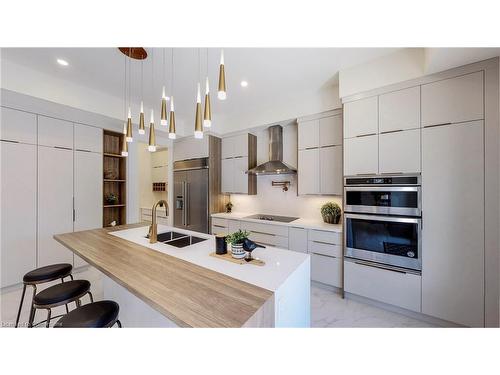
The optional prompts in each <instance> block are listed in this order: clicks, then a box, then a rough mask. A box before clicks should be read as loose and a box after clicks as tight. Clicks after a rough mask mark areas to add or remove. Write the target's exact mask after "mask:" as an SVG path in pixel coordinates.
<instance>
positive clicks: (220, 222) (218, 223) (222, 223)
mask: <svg viewBox="0 0 500 375" xmlns="http://www.w3.org/2000/svg"><path fill="white" fill-rule="evenodd" d="M227 222H228V220H227V219H220V218H218V217H213V218H212V225H213V226H215V227H218V228H227Z"/></svg>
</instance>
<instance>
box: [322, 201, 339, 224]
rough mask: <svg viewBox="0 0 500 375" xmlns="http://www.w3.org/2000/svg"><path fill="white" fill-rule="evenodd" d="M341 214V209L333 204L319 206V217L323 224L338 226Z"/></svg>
mask: <svg viewBox="0 0 500 375" xmlns="http://www.w3.org/2000/svg"><path fill="white" fill-rule="evenodd" d="M341 214H342V209H341V208H340V206H339V205H338V204H337V203H335V202H327V203H325V204H324V205H323V206H321V216H323V221H324V222H325V223H328V224H338V223H339V222H340V216H341Z"/></svg>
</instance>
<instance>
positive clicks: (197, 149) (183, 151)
mask: <svg viewBox="0 0 500 375" xmlns="http://www.w3.org/2000/svg"><path fill="white" fill-rule="evenodd" d="M208 139H209V136H205V137H203V138H202V139H197V138H194V137H185V138H181V139H179V140H178V141H177V142H175V143H174V161H179V160H188V159H198V158H208V156H209V147H208Z"/></svg>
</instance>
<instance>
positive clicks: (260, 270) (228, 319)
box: [54, 224, 310, 327]
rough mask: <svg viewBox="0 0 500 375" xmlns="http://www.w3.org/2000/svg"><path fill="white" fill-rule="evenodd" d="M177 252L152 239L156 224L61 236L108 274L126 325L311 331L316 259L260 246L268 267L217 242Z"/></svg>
mask: <svg viewBox="0 0 500 375" xmlns="http://www.w3.org/2000/svg"><path fill="white" fill-rule="evenodd" d="M169 231H174V232H177V233H181V234H185V235H192V236H196V237H199V238H201V239H203V241H200V242H198V243H195V244H192V245H189V246H186V247H175V246H171V245H167V244H165V243H161V242H157V243H155V244H150V243H149V240H148V239H147V238H146V235H147V232H148V226H144V225H137V224H135V225H125V226H121V227H116V228H113V229H108V228H106V229H95V230H89V231H82V232H75V233H66V234H61V235H55V236H54V238H55V239H56V240H57V241H58V242H60V243H61V244H63V245H64V246H66V247H67V248H68V249H70V250H71V251H73V252H74V253H75V254H76V255H78V256H79V257H81V258H83V259H84V260H85V261H86V262H88V263H89V264H90V265H91V266H93V267H95V268H97V269H98V270H99V271H101V272H102V273H103V274H104V281H103V289H104V298H105V299H111V300H115V301H116V302H118V303H119V305H120V320H121V321H122V323H123V324H124V326H126V327H308V326H309V324H310V258H309V255H307V254H300V253H295V252H291V251H288V250H283V249H279V248H273V247H267V248H266V249H256V250H255V251H254V252H253V256H254V257H258V258H259V259H261V260H263V261H264V262H265V265H264V266H255V265H252V264H236V263H232V262H228V261H226V260H222V259H219V258H215V257H213V256H210V254H211V253H213V252H214V251H215V237H214V236H211V235H207V234H202V233H196V232H190V231H186V230H181V229H178V228H172V227H168V226H165V225H158V233H164V232H169Z"/></svg>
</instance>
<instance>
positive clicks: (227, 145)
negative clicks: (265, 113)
mask: <svg viewBox="0 0 500 375" xmlns="http://www.w3.org/2000/svg"><path fill="white" fill-rule="evenodd" d="M221 143H222V145H221V147H222V149H221V157H222V159H227V158H234V157H237V156H248V134H239V135H235V136H231V137H225V138H222V142H221Z"/></svg>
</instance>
